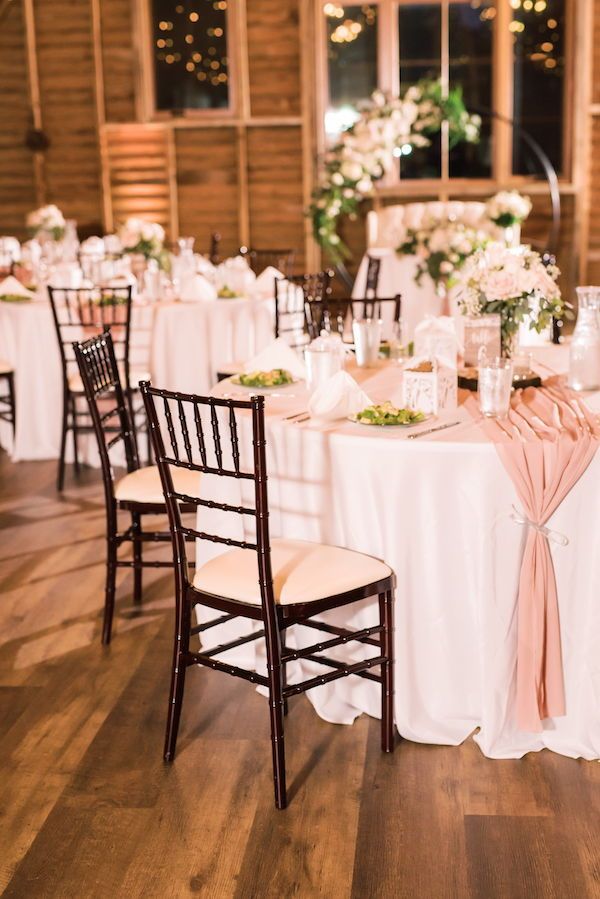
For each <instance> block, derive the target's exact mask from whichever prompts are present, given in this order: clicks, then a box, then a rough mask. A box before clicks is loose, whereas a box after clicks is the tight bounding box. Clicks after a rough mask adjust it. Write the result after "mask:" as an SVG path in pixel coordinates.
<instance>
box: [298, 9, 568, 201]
mask: <svg viewBox="0 0 600 899" xmlns="http://www.w3.org/2000/svg"><path fill="white" fill-rule="evenodd" d="M327 2H328V0H314V10H315V22H316V37H317V46H316V63H317V65H316V69H317V95H316V101H315V107H316V108H315V118H316V124H317V149H318V153H319V155H320V156H322V155H323V154H324V153H325V151H326V149H327V136H326V134H325V113H326V111H327V107H328V102H329V76H328V66H327V28H326V23H325V20H326V17H325V13H324V6H325V5H326V3H327ZM335 2H336V4H337V5H339V6H342V7H346V6H354V5H356V0H335ZM431 2H432V0H369V5H371V6H376V7H377V10H378V15H377V22H378V32H377V40H378V63H377V71H378V87H379V88H380V89H381V90H383V91H386V92H390V93H392V94H395V95H397V94H398V93H399V90H400V65H399V33H398V9H399V7H400V6H402V5H406V4H423V5H426V4H428V3H431ZM437 2H439V3H440V4H441V15H442V53H441V60H440V63H441V73H442V74H441V77H442V84H443V85H444V87H446V88H447V86H448V82H449V58H448V41H447V39H445V35H447V33H448V25H449V6H450V2H456V0H437ZM463 2H468V0H463ZM565 4H566V9H565V76H564V84H563V92H564V107H563V108H564V111H565V115H564V118H563V125H562V140H563V164H562V172H561V173H560V174H559V176H558V179H559V183H560V185H561V187H562V186H565V187H567V188H568V187H569V186H571V185H572V177H573V156H574V153H573V128H572V125H573V122H574V116H573V105H574V103H573V96H574V86H575V84H574V82H575V78H574V65H573V63H574V59H573V57H574V53H573V42H574V35H575V31H576V15H577V9H576V3H575V2H574V0H565ZM512 13H513V10H512V8H511V6H510V4H509V3H508V2H506V0H496V16H495V18H494V21H493V26H492V27H493V34H492V108H493V109H494V110H495V111H496V112H497V113H498V114H499V115H500V116H502V117H504V118H506V119H509V120H512V115H513V90H514V84H513V75H514V70H513V62H514V55H513V48H512V33H511V32H510V30H509V27H508V26H509V23H510V22H511V20H512ZM499 72H502V77H498V73H499ZM491 124H492V148H493V149H492V166H491V175H490V177H489V178H456V177H455V178H453V177H451V176H450V173H449V152H448V135H447V129H445V128H442V171H441V176H440V177H439V178H422V179H419V178H410V179H408V178H407V179H402V177H401V175H400V174H399V173H398V174H393V175H390V176H386V177H385V178H384V179H382V180H381V181H379V182H378V183H377V187H376V193H377V196H381V197H385V196H390V197H393V196H397V195H398V192H399V189H400V188H401V191H402V194H403V195H405V196H414V197H422V196H431V195H437V196H440V198H441V199H449V198H450V197H452V196H454V195H456V194H457V193H458V192H460V193H461V194H463V195H471V196H478V195H481V194H482V193H486V192H489V191H490V189H491V188H494V187H498V186H499V185H502V186H507V187H513V188H517V189H518V188H520V187H523V186H524V185H527V186H528V187H529V186H534V185H537V184H540V179H539V178H536V177H534V176H528V175H518V174H514V173H513V170H512V156H513V152H512V141H513V127H512V124H510V123H508V122H504V121H502V120H500V119H498V118H494V119H493V120H492V123H491Z"/></svg>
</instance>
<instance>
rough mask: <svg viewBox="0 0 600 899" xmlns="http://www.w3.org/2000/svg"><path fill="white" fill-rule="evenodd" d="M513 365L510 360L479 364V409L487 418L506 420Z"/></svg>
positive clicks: (482, 361)
mask: <svg viewBox="0 0 600 899" xmlns="http://www.w3.org/2000/svg"><path fill="white" fill-rule="evenodd" d="M512 383H513V365H512V361H511V360H510V359H502V358H496V359H487V358H485V356H484V357H483V358H482V359H481V361H480V364H479V408H480V410H481V414H482V415H483V416H485V417H486V418H505V417H506V416H507V415H508V410H509V408H510V393H511V390H512Z"/></svg>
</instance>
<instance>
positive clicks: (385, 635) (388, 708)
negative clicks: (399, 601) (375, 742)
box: [379, 590, 395, 752]
mask: <svg viewBox="0 0 600 899" xmlns="http://www.w3.org/2000/svg"><path fill="white" fill-rule="evenodd" d="M379 620H380V624H382V625H383V631H382V633H381V654H382V655H383V656H385V657H386V661H385V662H384V663H383V664H382V666H381V748H382V750H383V752H393V751H394V742H395V741H394V592H393V590H388V591H387V592H386V593H382V594H380V596H379Z"/></svg>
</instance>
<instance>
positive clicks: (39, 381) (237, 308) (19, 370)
mask: <svg viewBox="0 0 600 899" xmlns="http://www.w3.org/2000/svg"><path fill="white" fill-rule="evenodd" d="M273 318H274V305H273V301H272V300H270V299H265V300H237V299H236V300H215V301H212V302H197V303H160V304H155V305H144V304H143V303H136V304H135V305H134V307H133V310H132V337H131V352H130V361H131V366H132V369H138V370H145V371H149V372H150V374H151V376H152V379H153V381H154V383H155V384H156V385H157V386H160V387H169V388H171V389H174V390H182V391H186V390H194V391H195V392H197V393H207V392H208V391H209V390H210V388H211V387H212V386H213V384H214V383H215V381H216V372H217V370H218V368H219V365H221V364H223V363H226V362H231V361H234V360H239V359H241V360H243V359H247V358H249V357H250V356H252V355H253V354H254V353H256V352H258V351H259V350H261V349H263V347H264V346H266V345H267V344H268V343H269V341H270V340H272V339H273ZM0 358H2V359H6V360H7V361H8V362H10V363H12V365H13V366H14V368H15V390H16V407H17V432H16V438H15V440H14V442H13V438H12V429H11V427H10V426H9V425H8V424H6V423H5V422H0V446H2V447H3V448H4V449H6V450H7V451H8V452H9V453H10V454H11V456H12V458H13V460H14V461H20V460H24V459H53V458H57V457H58V454H59V449H60V426H61V415H62V375H61V365H60V357H59V351H58V343H57V339H56V333H55V330H54V324H53V321H52V312H51V309H50V305H49V302H48V301H47V300H37V301H33V302H30V303H21V304H16V303H2V302H0ZM67 449H68V459H70V458H71V439H70V438H69V441H68V445H67ZM81 449H82V453H81V456H82V459H83V461H85V462H88V463H89V464H96V462H97V453H96V451H95V443H94V439H93V438H92V439H91V440H89V439H86V438H82V446H81Z"/></svg>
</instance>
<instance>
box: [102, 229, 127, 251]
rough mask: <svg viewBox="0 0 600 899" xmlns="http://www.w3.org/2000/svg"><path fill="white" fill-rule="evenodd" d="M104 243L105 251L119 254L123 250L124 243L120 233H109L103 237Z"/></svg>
mask: <svg viewBox="0 0 600 899" xmlns="http://www.w3.org/2000/svg"><path fill="white" fill-rule="evenodd" d="M102 243H103V244H104V252H105V253H114V254H117V253H122V252H123V244H122V243H121V238H120V237H119V235H118V234H107V235H106V236H105V237H103V238H102Z"/></svg>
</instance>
